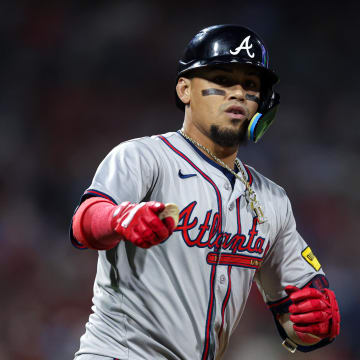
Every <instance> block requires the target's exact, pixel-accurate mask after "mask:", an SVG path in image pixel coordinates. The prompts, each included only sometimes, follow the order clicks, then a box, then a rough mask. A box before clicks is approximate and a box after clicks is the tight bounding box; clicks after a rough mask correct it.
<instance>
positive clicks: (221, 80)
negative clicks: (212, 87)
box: [211, 75, 233, 86]
mask: <svg viewBox="0 0 360 360" xmlns="http://www.w3.org/2000/svg"><path fill="white" fill-rule="evenodd" d="M211 81H212V82H214V83H216V84H219V85H223V86H230V85H231V84H232V83H233V81H232V80H231V79H229V78H228V77H227V76H225V75H216V76H214V77H213V78H212V79H211Z"/></svg>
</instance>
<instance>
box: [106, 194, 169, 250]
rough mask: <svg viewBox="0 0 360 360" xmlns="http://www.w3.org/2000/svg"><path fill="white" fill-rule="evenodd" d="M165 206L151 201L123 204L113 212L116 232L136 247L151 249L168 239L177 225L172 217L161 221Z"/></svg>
mask: <svg viewBox="0 0 360 360" xmlns="http://www.w3.org/2000/svg"><path fill="white" fill-rule="evenodd" d="M164 208H165V204H163V203H160V202H156V201H149V202H142V203H140V204H131V203H130V202H128V201H127V202H123V203H121V204H120V205H119V206H117V208H116V209H115V211H114V212H113V219H112V224H113V228H114V231H115V232H116V233H118V234H119V235H121V237H122V238H124V239H125V240H128V241H131V242H132V243H133V244H135V245H136V246H139V247H142V248H145V249H147V248H149V247H151V246H153V245H157V244H159V243H161V242H162V241H164V240H165V239H167V238H168V237H169V236H170V235H171V234H172V232H173V231H174V229H175V227H176V224H175V222H174V220H173V219H172V218H171V217H165V218H164V219H163V220H160V219H159V214H160V213H161V212H162V211H163V210H164Z"/></svg>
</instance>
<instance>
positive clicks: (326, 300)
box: [285, 285, 340, 343]
mask: <svg viewBox="0 0 360 360" xmlns="http://www.w3.org/2000/svg"><path fill="white" fill-rule="evenodd" d="M285 291H286V292H287V294H288V295H289V297H290V299H291V300H292V302H293V304H292V305H290V306H289V312H290V314H291V315H290V320H291V321H292V322H293V323H294V325H293V327H294V330H295V332H296V334H297V336H298V337H299V338H300V339H301V340H302V341H304V342H306V343H313V342H314V338H313V337H311V336H309V335H308V334H312V335H315V336H317V337H319V338H321V339H325V338H329V339H333V338H335V337H336V336H337V335H339V333H340V313H339V306H338V303H337V301H336V298H335V294H334V292H333V291H331V290H329V289H323V290H322V291H319V290H317V289H314V288H310V287H307V288H304V289H301V290H300V289H299V288H297V287H296V286H291V285H289V286H286V287H285Z"/></svg>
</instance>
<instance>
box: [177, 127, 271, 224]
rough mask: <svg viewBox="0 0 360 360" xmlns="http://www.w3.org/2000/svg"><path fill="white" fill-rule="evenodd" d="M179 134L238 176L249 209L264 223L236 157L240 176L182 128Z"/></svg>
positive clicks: (259, 208) (262, 213) (262, 214)
mask: <svg viewBox="0 0 360 360" xmlns="http://www.w3.org/2000/svg"><path fill="white" fill-rule="evenodd" d="M180 134H181V135H182V136H183V137H184V138H185V139H187V140H189V141H190V142H191V143H192V144H194V145H195V146H196V147H197V148H200V149H202V150H204V151H205V152H206V153H207V154H208V155H209V156H210V157H211V158H213V159H214V160H215V161H216V162H217V163H218V164H220V165H221V166H222V167H224V168H225V169H227V170H228V171H230V172H231V174H233V175H234V176H235V177H236V178H238V179H239V180H240V181H241V182H242V183H243V184H244V185H245V188H246V190H245V198H246V201H247V203H248V204H249V205H250V208H251V210H252V211H253V212H254V214H255V215H256V216H257V218H258V222H259V223H260V224H262V223H264V222H265V221H266V218H265V216H264V212H263V210H262V208H261V205H260V204H259V202H258V200H257V199H256V193H255V190H254V189H252V188H251V185H250V184H249V182H248V181H247V180H246V176H245V172H244V170H243V168H242V167H241V165H240V161H239V160H238V159H237V158H236V159H235V165H236V167H237V168H238V169H239V171H240V172H241V175H242V177H241V176H239V174H237V173H236V172H235V171H234V170H232V169H230V167H229V166H227V165H226V164H225V163H224V162H223V161H222V160H220V159H219V158H218V157H217V156H215V155H214V154H213V153H212V152H211V151H210V150H209V149H208V148H206V147H205V146H204V145H201V144H200V143H198V142H197V141H195V140H194V139H192V138H191V137H190V136H188V135H186V134H185V133H184V131H183V130H182V129H181V130H180Z"/></svg>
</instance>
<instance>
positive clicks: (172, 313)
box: [71, 25, 340, 360]
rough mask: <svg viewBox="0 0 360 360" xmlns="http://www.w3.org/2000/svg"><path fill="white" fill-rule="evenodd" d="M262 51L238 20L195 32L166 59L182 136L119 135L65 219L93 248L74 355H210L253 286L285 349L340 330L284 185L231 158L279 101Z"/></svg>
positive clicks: (216, 353)
mask: <svg viewBox="0 0 360 360" xmlns="http://www.w3.org/2000/svg"><path fill="white" fill-rule="evenodd" d="M277 81H278V76H277V75H276V73H275V72H274V71H272V70H270V68H269V59H268V52H267V50H266V48H265V46H264V43H263V41H262V40H261V39H260V38H259V36H258V35H257V34H255V33H254V32H253V31H251V30H249V29H247V28H245V27H242V26H238V25H217V26H211V27H208V28H206V29H203V30H201V31H200V32H199V33H198V34H196V35H195V37H194V38H193V39H192V40H191V41H190V42H189V44H188V45H187V47H186V49H185V52H184V55H183V56H182V58H181V59H180V61H179V64H178V73H177V84H176V104H177V106H178V107H179V108H180V109H181V110H182V111H184V123H183V127H182V129H181V130H179V131H176V132H169V133H167V134H164V135H158V136H151V137H144V138H139V139H134V140H130V141H126V142H124V143H121V144H120V145H118V146H117V147H115V148H114V149H113V150H112V151H111V152H110V153H109V154H108V155H107V156H106V157H105V159H104V160H103V161H102V163H101V164H100V166H99V167H98V169H97V171H96V174H95V176H94V179H93V181H92V183H91V185H90V187H89V188H88V189H87V190H86V191H85V193H84V195H83V196H82V200H81V204H80V206H79V207H78V208H77V210H76V212H75V214H74V217H73V221H72V225H71V237H72V242H73V244H74V245H75V246H77V247H78V248H82V249H85V248H89V249H94V250H98V254H99V258H98V266H97V274H96V279H95V284H94V297H93V304H94V305H93V307H92V310H93V313H92V314H91V315H90V317H89V321H88V322H87V324H86V332H85V334H84V335H83V336H82V337H81V340H80V349H79V350H78V352H77V353H76V355H75V359H77V360H89V359H93V360H95V359H97V360H106V359H129V360H135V359H168V360H169V359H174V360H175V359H184V360H185V359H186V360H194V359H201V360H205V359H206V360H207V359H221V358H222V356H223V354H224V352H225V349H226V347H227V344H228V342H229V337H230V335H231V334H232V332H233V331H234V329H235V327H236V326H237V324H238V322H239V320H240V318H241V315H242V313H243V311H244V308H245V304H246V300H247V297H248V295H249V292H250V288H251V285H252V283H253V281H255V282H256V284H257V286H258V288H259V290H260V292H261V294H262V295H263V298H264V301H265V302H266V304H267V305H268V307H269V309H270V310H271V311H272V313H273V315H274V320H275V323H276V327H277V329H278V331H279V333H280V335H281V337H282V338H283V345H284V346H285V347H286V348H287V349H288V350H290V351H291V352H294V351H295V350H296V349H298V350H300V351H311V350H313V349H316V348H319V347H321V346H324V345H327V344H329V343H331V342H332V341H333V340H334V339H335V337H336V336H337V335H338V334H339V328H340V316H339V309H338V305H337V302H336V299H335V295H334V292H333V291H332V290H330V289H329V288H328V285H329V284H328V280H327V279H326V277H325V274H324V272H323V270H322V267H321V265H320V263H319V261H318V260H317V258H316V257H315V255H314V254H313V253H312V251H311V249H310V247H309V245H308V244H307V243H306V242H305V241H304V240H303V239H302V237H301V236H300V235H299V233H298V232H297V230H296V224H295V220H294V216H293V213H292V209H291V205H290V202H289V199H288V197H287V196H286V193H285V191H284V190H283V189H282V188H281V187H280V186H278V185H276V184H275V183H273V182H272V181H270V180H269V179H267V178H266V177H264V176H263V175H261V174H260V173H259V172H257V171H256V170H255V169H254V168H252V167H250V166H248V165H246V164H244V163H243V162H242V161H241V160H240V159H239V158H238V157H237V153H238V148H239V146H240V145H241V144H243V143H244V142H245V141H246V140H247V139H250V140H251V141H253V142H257V141H258V140H259V139H260V138H261V136H262V135H263V134H264V133H265V131H266V130H267V129H268V127H269V126H270V124H271V123H272V121H273V119H274V117H275V113H276V110H277V108H278V105H279V95H278V94H277V93H276V92H275V91H274V90H273V87H274V85H275V84H276V82H277Z"/></svg>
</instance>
